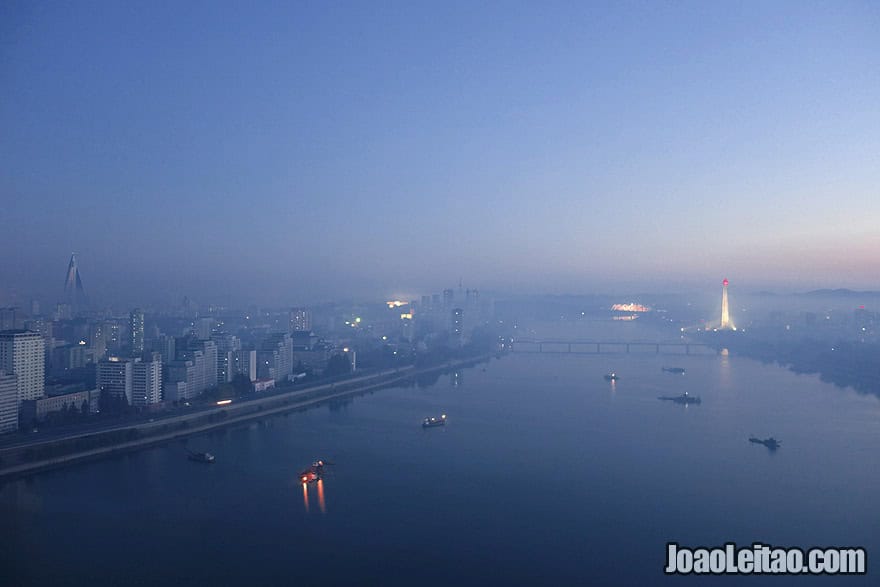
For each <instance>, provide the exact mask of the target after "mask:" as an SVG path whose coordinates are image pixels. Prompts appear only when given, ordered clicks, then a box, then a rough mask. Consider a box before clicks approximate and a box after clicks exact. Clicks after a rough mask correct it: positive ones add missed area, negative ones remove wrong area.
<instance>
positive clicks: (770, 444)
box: [749, 436, 782, 450]
mask: <svg viewBox="0 0 880 587" xmlns="http://www.w3.org/2000/svg"><path fill="white" fill-rule="evenodd" d="M749 442H754V443H755V444H763V445H764V446H766V447H767V448H769V449H770V450H776V449H777V448H779V447H780V446H781V445H782V443H781V442H779V441H778V440H776V439H775V438H773V437H772V436H771V437H770V438H763V439H761V438H755V437H754V436H752V437H751V438H749Z"/></svg>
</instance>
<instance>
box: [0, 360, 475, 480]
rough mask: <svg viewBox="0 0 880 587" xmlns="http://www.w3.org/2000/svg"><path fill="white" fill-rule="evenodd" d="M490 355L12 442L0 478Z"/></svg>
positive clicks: (466, 363) (288, 408) (125, 449)
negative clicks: (53, 437)
mask: <svg viewBox="0 0 880 587" xmlns="http://www.w3.org/2000/svg"><path fill="white" fill-rule="evenodd" d="M491 357H492V355H491V354H487V355H481V356H478V357H472V358H469V359H462V360H459V361H452V362H449V363H444V364H442V365H435V366H431V367H425V368H421V369H417V368H416V367H415V366H412V365H410V366H406V367H401V368H399V369H393V370H388V371H383V372H381V373H376V374H374V375H369V376H365V377H358V378H355V379H350V380H346V381H340V382H337V383H328V384H324V385H320V386H316V387H312V388H308V389H304V390H293V391H290V392H288V393H284V394H278V395H273V396H268V397H266V398H261V399H255V400H250V401H247V402H242V403H240V404H230V405H227V406H223V407H220V408H216V409H213V410H206V411H202V412H199V413H196V414H187V415H182V416H176V417H173V418H167V419H164V420H161V421H158V422H147V423H142V424H137V425H132V426H130V427H120V428H116V429H113V430H110V431H106V432H99V433H95V434H86V435H81V436H75V437H71V438H62V439H57V440H51V441H48V442H43V443H40V444H38V445H35V446H24V447H16V448H14V449H9V450H6V451H2V452H0V458H2V459H3V461H2V463H3V467H2V468H0V479H8V478H13V477H19V476H23V475H29V474H33V473H37V472H40V471H46V470H50V469H55V468H59V467H64V466H68V465H73V464H76V463H82V462H86V461H90V460H95V459H100V458H104V457H107V456H111V455H116V454H121V453H124V452H130V451H134V450H140V449H142V448H145V447H148V446H152V445H156V444H161V443H164V442H168V441H170V440H174V439H178V438H183V437H187V436H192V435H195V434H201V433H203V432H207V431H209V430H213V429H216V428H220V427H224V426H230V425H234V424H239V423H242V422H247V421H250V420H256V419H260V418H263V417H266V416H273V415H276V414H282V413H284V412H290V411H296V410H302V409H306V408H309V407H313V406H316V405H320V404H321V403H324V402H327V401H331V400H334V399H339V398H342V397H347V396H351V395H359V394H363V393H368V392H371V391H375V390H378V389H381V388H385V387H390V386H394V385H399V384H402V383H405V382H407V381H414V380H415V378H416V377H420V376H424V375H429V374H432V373H442V372H444V371H447V370H449V369H458V368H462V367H467V366H472V365H475V364H477V363H481V362H484V361H486V360H489V359H491Z"/></svg>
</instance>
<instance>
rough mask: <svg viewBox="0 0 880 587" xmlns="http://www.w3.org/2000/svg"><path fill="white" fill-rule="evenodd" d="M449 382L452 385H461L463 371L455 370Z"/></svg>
mask: <svg viewBox="0 0 880 587" xmlns="http://www.w3.org/2000/svg"><path fill="white" fill-rule="evenodd" d="M449 384H450V385H451V386H452V387H461V384H462V376H461V371H453V372H452V375H450V377H449Z"/></svg>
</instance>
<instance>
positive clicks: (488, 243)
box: [0, 1, 880, 304]
mask: <svg viewBox="0 0 880 587" xmlns="http://www.w3.org/2000/svg"><path fill="white" fill-rule="evenodd" d="M878 30H880V11H878V8H877V5H876V4H875V3H871V2H841V3H833V4H818V3H802V2H775V3H770V4H767V3H759V2H746V3H738V4H736V5H733V4H728V5H724V6H717V5H711V6H709V5H705V4H703V3H696V2H686V3H676V4H660V3H626V4H596V3H589V4H587V3H551V4H549V5H548V4H545V3H540V4H527V3H490V4H482V5H475V4H474V3H469V2H451V3H447V2H444V3H437V4H434V5H430V4H424V3H417V4H416V5H413V4H412V3H403V2H398V3H383V4H380V5H375V4H372V3H370V4H368V3H363V4H355V3H341V4H328V3H299V2H298V3H286V2H283V3H259V4H258V5H256V6H250V5H244V4H241V5H235V4H230V3H185V4H180V3H174V2H166V3H149V4H141V5H134V4H125V3H89V4H84V3H72V4H34V3H29V2H19V1H13V2H7V3H4V5H3V7H2V8H0V41H2V44H0V84H2V86H3V88H4V91H3V92H2V94H0V127H2V128H3V133H2V137H0V159H2V160H3V165H2V170H0V192H2V193H3V202H4V211H3V230H2V231H0V245H2V247H3V249H4V250H6V251H12V252H14V254H11V255H7V256H6V258H5V259H4V262H3V263H2V265H0V284H2V285H0V296H2V297H3V298H4V299H5V300H4V301H7V302H10V303H11V302H21V301H22V300H27V299H28V298H30V297H38V296H45V297H46V300H47V302H49V301H52V302H54V301H55V300H53V299H52V297H53V296H55V295H56V294H57V293H58V292H59V290H60V288H61V287H62V284H63V281H62V273H63V271H64V268H65V266H66V262H67V259H68V257H69V255H70V253H71V252H72V251H75V252H77V253H78V256H79V260H80V268H81V271H82V273H83V276H84V280H85V288H86V290H87V292H88V293H89V294H90V295H91V296H92V297H94V298H95V299H99V300H100V301H103V302H110V301H115V302H120V301H121V302H126V303H150V302H152V301H155V300H158V301H169V300H175V301H179V299H180V298H181V297H182V296H183V295H189V296H191V297H194V298H197V299H200V300H202V301H206V302H207V301H212V300H217V301H220V302H223V303H250V302H256V303H268V304H285V303H301V302H316V301H320V300H323V299H328V298H339V297H356V298H357V297H361V298H374V299H381V298H383V297H387V296H391V295H394V294H396V293H412V294H418V293H426V292H431V291H438V290H440V289H442V288H443V287H446V286H448V285H449V284H451V283H457V282H458V280H459V279H463V280H464V282H465V284H474V285H479V287H481V288H482V289H483V290H497V291H502V292H511V293H517V292H527V293H581V292H585V291H605V292H614V291H645V290H650V291H664V290H674V291H681V290H686V289H689V288H707V287H711V288H713V291H714V288H716V287H717V284H718V281H719V279H720V278H721V277H723V276H727V277H729V278H730V279H731V281H732V282H733V283H734V284H736V285H738V286H740V287H743V288H746V289H750V290H751V291H757V290H761V289H771V290H778V291H804V290H808V289H813V288H817V287H851V288H855V289H872V288H873V289H878V288H880V283H878V281H877V275H878V274H880V257H878V255H877V254H876V251H877V250H878V247H880V236H878V232H877V230H876V227H877V218H878V217H880V197H878V196H880V194H878V191H877V186H878V185H880V158H878V153H880V109H878V108H877V104H878V103H880V74H878V72H880V35H878V34H877V31H878Z"/></svg>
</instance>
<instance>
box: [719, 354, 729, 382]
mask: <svg viewBox="0 0 880 587" xmlns="http://www.w3.org/2000/svg"><path fill="white" fill-rule="evenodd" d="M726 351H727V349H724V350H723V351H722V352H721V364H720V366H719V368H718V372H719V375H720V383H721V388H722V389H729V388H730V356H729V354H728V353H727V352H726Z"/></svg>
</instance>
